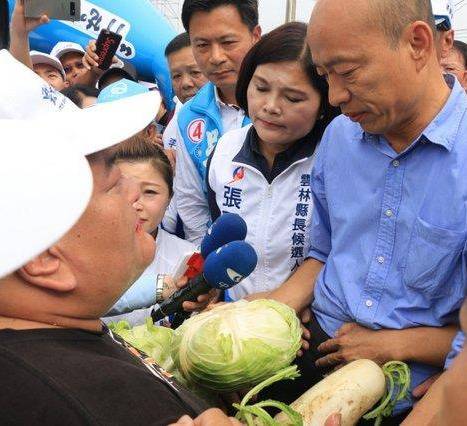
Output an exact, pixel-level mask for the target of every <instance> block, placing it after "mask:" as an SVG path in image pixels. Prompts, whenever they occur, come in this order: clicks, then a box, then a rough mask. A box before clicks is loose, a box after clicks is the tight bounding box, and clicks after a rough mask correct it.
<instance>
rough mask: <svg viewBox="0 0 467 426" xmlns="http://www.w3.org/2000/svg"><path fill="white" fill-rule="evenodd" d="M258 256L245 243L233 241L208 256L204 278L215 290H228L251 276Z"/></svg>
mask: <svg viewBox="0 0 467 426" xmlns="http://www.w3.org/2000/svg"><path fill="white" fill-rule="evenodd" d="M257 263H258V256H257V255H256V252H255V249H254V248H253V247H252V246H251V245H250V244H248V243H247V242H245V241H232V242H230V243H227V244H225V245H224V246H222V247H221V248H219V249H217V250H216V251H214V252H212V253H211V254H209V255H208V257H207V258H206V260H205V262H204V272H203V275H204V278H205V279H206V281H207V282H208V284H209V285H211V287H213V288H217V289H220V290H227V289H228V288H230V287H233V286H234V285H236V284H238V283H239V282H240V281H241V280H243V278H246V277H247V276H248V275H250V274H251V273H252V272H253V271H254V270H255V268H256V264H257Z"/></svg>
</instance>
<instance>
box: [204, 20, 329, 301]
mask: <svg viewBox="0 0 467 426" xmlns="http://www.w3.org/2000/svg"><path fill="white" fill-rule="evenodd" d="M305 36H306V25H305V24H302V23H298V22H292V23H289V24H285V25H282V26H280V27H278V28H276V29H275V30H273V31H271V32H270V33H268V34H267V35H265V36H264V37H263V38H262V39H261V40H260V41H259V42H258V43H257V44H256V45H255V46H254V47H253V48H252V49H251V50H250V52H249V53H248V54H247V56H246V57H245V59H244V61H243V64H242V68H241V71H240V74H239V79H238V84H237V101H238V105H239V106H240V107H241V108H243V109H244V110H245V111H247V112H248V115H249V117H250V118H251V120H252V125H250V126H247V127H244V128H242V129H238V130H233V131H231V132H228V133H226V134H225V135H224V136H223V137H222V138H221V139H220V140H219V142H218V145H217V147H216V149H215V151H214V153H213V155H212V157H211V158H210V161H209V163H208V173H207V175H206V176H207V184H208V198H209V208H210V212H211V216H212V220H215V219H216V218H217V216H219V215H220V214H221V213H222V212H232V213H238V214H240V215H241V216H242V217H243V218H244V219H245V221H246V222H247V225H248V235H247V238H246V240H247V241H248V242H249V243H250V244H252V245H253V247H254V248H255V250H256V252H257V254H258V266H257V268H256V270H255V271H254V272H253V274H251V275H250V276H249V277H248V278H246V279H245V280H243V281H242V282H241V283H240V284H238V285H237V286H235V287H233V288H232V289H230V290H229V293H228V295H227V296H228V298H230V299H232V300H238V299H240V298H243V297H245V296H247V295H249V294H253V293H258V292H264V291H270V290H273V289H275V288H277V287H278V286H280V285H281V284H282V283H283V282H284V281H285V280H287V279H288V278H289V277H290V276H291V275H292V274H293V273H294V271H295V269H296V268H297V267H298V266H299V265H300V264H301V263H302V262H303V260H304V258H305V256H306V255H307V253H308V248H309V240H308V228H309V224H310V219H311V209H312V199H311V190H310V186H309V184H310V172H311V168H312V164H313V154H314V151H315V149H316V147H317V145H318V143H319V141H320V139H321V136H322V134H323V132H324V129H325V128H326V126H327V125H328V124H329V122H330V121H331V120H332V119H333V118H334V117H335V116H336V115H337V110H335V109H334V108H333V107H331V106H330V105H329V103H328V96H327V95H328V93H327V92H328V86H327V83H326V81H325V79H324V78H323V77H321V76H319V75H318V74H317V72H316V68H315V67H314V65H313V62H312V59H311V54H310V52H309V51H308V50H307V48H305V45H304V40H305Z"/></svg>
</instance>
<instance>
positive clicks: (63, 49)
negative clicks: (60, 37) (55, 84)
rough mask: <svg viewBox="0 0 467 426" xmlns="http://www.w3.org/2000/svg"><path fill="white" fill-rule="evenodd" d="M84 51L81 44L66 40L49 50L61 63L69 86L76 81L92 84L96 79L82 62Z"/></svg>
mask: <svg viewBox="0 0 467 426" xmlns="http://www.w3.org/2000/svg"><path fill="white" fill-rule="evenodd" d="M84 53H85V52H84V49H83V48H82V47H81V45H79V44H78V43H73V42H68V41H60V42H58V43H57V44H56V45H55V46H54V47H53V49H52V50H51V52H50V54H51V55H52V56H55V57H56V58H57V59H58V60H59V61H60V62H61V63H62V65H63V69H64V70H65V74H66V78H67V80H68V82H69V83H70V86H72V85H74V84H78V83H79V84H90V85H93V84H95V83H96V81H97V76H96V75H94V73H92V72H91V71H88V70H87V69H86V68H85V66H84V64H83V56H84Z"/></svg>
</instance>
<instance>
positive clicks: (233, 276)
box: [227, 268, 244, 284]
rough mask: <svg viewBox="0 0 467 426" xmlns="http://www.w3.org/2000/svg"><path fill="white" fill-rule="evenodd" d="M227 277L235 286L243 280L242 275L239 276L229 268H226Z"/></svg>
mask: <svg viewBox="0 0 467 426" xmlns="http://www.w3.org/2000/svg"><path fill="white" fill-rule="evenodd" d="M227 275H228V276H229V278H230V279H231V280H232V281H233V282H234V283H235V284H238V283H239V282H240V281H241V280H243V278H244V277H243V275H240V274H239V273H238V272H237V271H234V270H233V269H231V268H227Z"/></svg>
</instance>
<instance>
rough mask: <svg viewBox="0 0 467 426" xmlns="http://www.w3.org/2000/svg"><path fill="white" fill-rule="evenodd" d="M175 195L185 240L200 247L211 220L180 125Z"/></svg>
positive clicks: (200, 182) (198, 177)
mask: <svg viewBox="0 0 467 426" xmlns="http://www.w3.org/2000/svg"><path fill="white" fill-rule="evenodd" d="M174 193H175V197H176V205H177V211H178V214H179V216H180V218H181V219H182V221H183V226H184V230H185V238H186V239H187V240H188V241H191V242H192V243H194V244H196V245H198V244H199V243H200V242H201V239H202V238H203V237H204V235H205V234H206V231H207V228H208V223H209V221H210V219H211V218H210V215H209V207H208V200H207V199H206V196H205V194H204V192H203V184H202V181H201V177H200V175H199V173H198V170H197V169H196V166H195V164H194V163H193V160H192V159H191V157H190V155H189V154H188V151H187V149H186V146H185V142H184V141H183V139H182V136H181V134H180V130H179V128H178V125H177V161H176V167H175V182H174Z"/></svg>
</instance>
